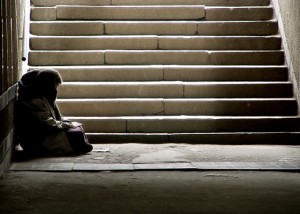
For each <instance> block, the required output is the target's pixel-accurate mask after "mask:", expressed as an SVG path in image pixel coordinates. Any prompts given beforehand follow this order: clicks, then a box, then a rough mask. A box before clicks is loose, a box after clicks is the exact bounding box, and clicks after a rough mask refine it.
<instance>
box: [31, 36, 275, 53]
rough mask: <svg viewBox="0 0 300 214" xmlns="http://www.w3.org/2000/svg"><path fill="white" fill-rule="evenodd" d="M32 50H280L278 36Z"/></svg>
mask: <svg viewBox="0 0 300 214" xmlns="http://www.w3.org/2000/svg"><path fill="white" fill-rule="evenodd" d="M30 42H31V49H33V50H105V49H115V50H120V49H123V50H159V49H161V50H279V49H281V39H280V38H279V37H248V38H247V37H246V38H245V37H182V36H180V37H179V36H177V37H175V36H172V37H171V36H170V37H157V36H143V37H142V36H136V37H133V36H110V37H103V36H101V37H94V38H91V37H81V38H78V37H75V38H74V37H73V38H72V37H68V38H61V37H50V38H49V37H48V38H47V37H34V38H31V39H30Z"/></svg>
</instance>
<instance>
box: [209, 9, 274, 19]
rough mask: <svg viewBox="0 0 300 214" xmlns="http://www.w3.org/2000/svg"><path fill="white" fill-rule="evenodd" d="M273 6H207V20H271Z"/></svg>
mask: <svg viewBox="0 0 300 214" xmlns="http://www.w3.org/2000/svg"><path fill="white" fill-rule="evenodd" d="M272 18H273V8H272V7H227V8H226V7H206V8H205V20H207V21H246V20H248V21H250V20H252V21H254V20H271V19H272Z"/></svg>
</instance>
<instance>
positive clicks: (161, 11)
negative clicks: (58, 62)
mask: <svg viewBox="0 0 300 214" xmlns="http://www.w3.org/2000/svg"><path fill="white" fill-rule="evenodd" d="M204 16H205V8H204V6H201V5H200V6H199V5H197V6H195V5H193V6H187V5H180V6H67V5H61V6H56V7H33V8H31V20H40V21H43V20H102V19H103V20H188V19H191V20H195V19H201V18H203V17H204Z"/></svg>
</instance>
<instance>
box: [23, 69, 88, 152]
mask: <svg viewBox="0 0 300 214" xmlns="http://www.w3.org/2000/svg"><path fill="white" fill-rule="evenodd" d="M61 83H62V78H61V76H60V75H59V73H58V71H56V70H53V69H38V70H33V71H30V72H28V73H26V74H24V75H23V76H22V78H21V80H19V81H18V86H19V89H18V101H17V136H18V141H19V143H20V145H21V146H22V148H23V150H24V152H27V153H30V154H32V153H33V154H41V153H42V154H45V153H47V154H51V155H63V154H74V153H76V154H84V153H87V152H90V151H91V150H92V149H93V146H92V145H91V144H89V143H88V140H87V138H86V136H85V133H84V131H83V129H82V127H81V124H79V123H77V122H71V121H69V120H65V119H64V118H63V117H62V115H61V114H60V111H59V109H58V107H57V105H56V103H55V101H56V97H57V87H58V86H59V85H60V84H61Z"/></svg>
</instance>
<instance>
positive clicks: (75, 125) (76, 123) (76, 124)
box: [71, 122, 82, 128]
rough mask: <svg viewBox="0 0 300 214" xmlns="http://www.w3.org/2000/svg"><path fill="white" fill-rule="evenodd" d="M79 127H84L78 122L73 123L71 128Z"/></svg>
mask: <svg viewBox="0 0 300 214" xmlns="http://www.w3.org/2000/svg"><path fill="white" fill-rule="evenodd" d="M78 126H82V124H81V123H78V122H71V128H76V127H78Z"/></svg>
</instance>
